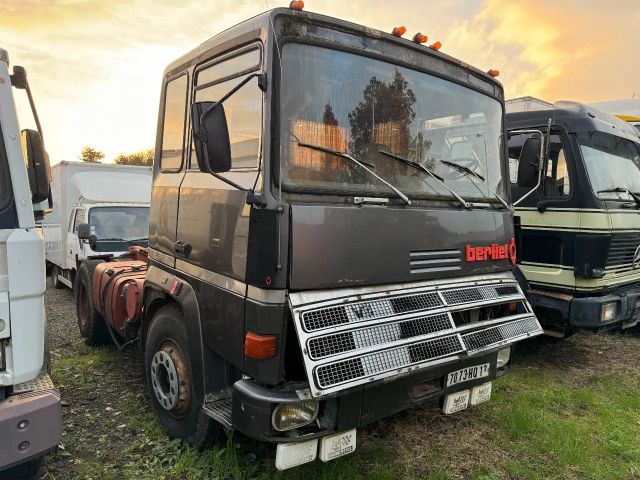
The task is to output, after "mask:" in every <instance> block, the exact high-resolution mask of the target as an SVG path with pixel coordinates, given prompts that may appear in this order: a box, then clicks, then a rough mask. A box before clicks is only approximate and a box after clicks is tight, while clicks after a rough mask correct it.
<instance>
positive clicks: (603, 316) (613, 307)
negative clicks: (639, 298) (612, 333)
mask: <svg viewBox="0 0 640 480" xmlns="http://www.w3.org/2000/svg"><path fill="white" fill-rule="evenodd" d="M616 315H618V302H608V303H603V304H602V307H601V309H600V323H607V322H611V321H612V320H615V318H616Z"/></svg>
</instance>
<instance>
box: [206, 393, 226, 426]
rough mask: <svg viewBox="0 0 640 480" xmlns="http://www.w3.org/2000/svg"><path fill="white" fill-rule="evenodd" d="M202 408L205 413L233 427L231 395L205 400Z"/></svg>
mask: <svg viewBox="0 0 640 480" xmlns="http://www.w3.org/2000/svg"><path fill="white" fill-rule="evenodd" d="M202 408H203V411H204V413H205V415H208V416H209V417H211V418H213V419H214V420H215V421H217V422H220V423H221V424H222V425H223V426H225V427H226V428H229V429H230V428H231V397H225V398H219V399H217V400H213V401H211V402H205V404H204V407H202Z"/></svg>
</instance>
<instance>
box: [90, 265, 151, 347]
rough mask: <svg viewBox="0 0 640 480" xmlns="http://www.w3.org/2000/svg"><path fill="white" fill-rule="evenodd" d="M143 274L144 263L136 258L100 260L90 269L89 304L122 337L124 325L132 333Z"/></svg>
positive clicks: (140, 304) (142, 283) (140, 297)
mask: <svg viewBox="0 0 640 480" xmlns="http://www.w3.org/2000/svg"><path fill="white" fill-rule="evenodd" d="M146 273H147V263H146V262H143V261H139V260H127V261H122V262H105V263H100V264H98V265H96V268H95V270H94V271H93V283H92V295H93V305H94V306H95V308H96V309H97V310H98V311H99V312H100V313H101V314H102V316H103V317H104V319H105V320H106V321H107V323H108V324H109V325H110V326H111V327H112V328H113V329H114V330H116V331H117V332H118V333H119V334H120V335H121V336H122V337H124V338H125V339H127V338H128V336H129V335H127V333H129V332H128V331H127V327H134V331H130V333H131V334H135V330H136V328H135V327H136V326H137V321H138V320H139V319H138V316H139V313H140V309H141V308H142V292H143V286H144V277H145V275H146Z"/></svg>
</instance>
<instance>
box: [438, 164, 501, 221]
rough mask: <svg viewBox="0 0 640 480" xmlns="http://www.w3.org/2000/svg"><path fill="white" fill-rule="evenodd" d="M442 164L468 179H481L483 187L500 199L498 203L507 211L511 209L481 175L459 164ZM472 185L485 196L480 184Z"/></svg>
mask: <svg viewBox="0 0 640 480" xmlns="http://www.w3.org/2000/svg"><path fill="white" fill-rule="evenodd" d="M440 163H444V164H445V165H446V166H448V167H451V168H453V169H454V170H457V171H458V172H460V173H462V174H463V175H465V176H467V177H476V178H479V179H480V181H481V182H482V183H483V185H484V186H485V187H487V190H489V192H490V193H491V194H492V195H493V196H494V197H496V198H497V199H498V201H499V202H500V203H501V204H502V205H504V208H506V209H507V210H508V209H509V204H508V203H507V202H506V201H505V200H504V199H503V198H502V197H501V196H500V195H498V194H497V193H496V192H494V191H493V190H491V189H490V188H489V185H487V182H486V181H485V178H484V177H483V176H482V175H480V174H479V173H476V172H474V171H473V170H471V169H470V168H469V167H465V166H464V165H460V164H458V163H454V162H450V161H448V160H440ZM471 183H473V184H474V185H475V186H476V188H477V189H478V191H479V192H480V193H482V195H484V193H483V192H482V190H480V188H479V187H478V184H477V183H476V182H474V181H473V180H472V181H471Z"/></svg>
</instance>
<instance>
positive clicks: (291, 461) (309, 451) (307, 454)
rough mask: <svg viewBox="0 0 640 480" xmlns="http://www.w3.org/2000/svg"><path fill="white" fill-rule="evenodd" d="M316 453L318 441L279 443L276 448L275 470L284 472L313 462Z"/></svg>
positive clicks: (315, 439)
mask: <svg viewBox="0 0 640 480" xmlns="http://www.w3.org/2000/svg"><path fill="white" fill-rule="evenodd" d="M317 453H318V439H317V438H314V439H313V440H307V441H306V442H296V443H279V444H278V447H277V448H276V468H277V469H278V470H286V469H287V468H293V467H297V466H298V465H302V464H303V463H308V462H313V461H314V460H315V459H316V455H317Z"/></svg>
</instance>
